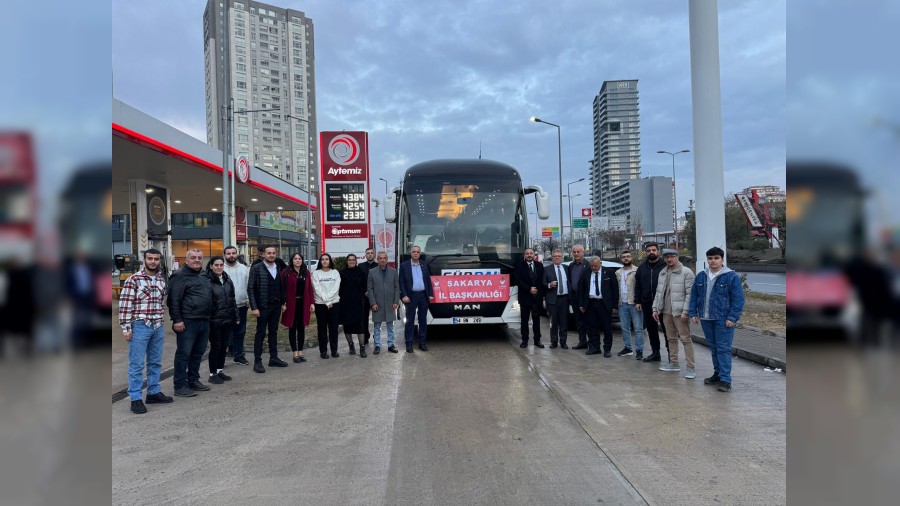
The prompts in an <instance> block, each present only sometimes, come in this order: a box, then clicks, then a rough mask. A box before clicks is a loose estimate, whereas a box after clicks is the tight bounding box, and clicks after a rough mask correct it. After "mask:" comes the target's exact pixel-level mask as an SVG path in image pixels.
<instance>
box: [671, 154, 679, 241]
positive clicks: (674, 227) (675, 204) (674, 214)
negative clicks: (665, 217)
mask: <svg viewBox="0 0 900 506" xmlns="http://www.w3.org/2000/svg"><path fill="white" fill-rule="evenodd" d="M672 232H673V233H674V234H675V251H678V197H677V193H676V192H675V155H674V154H673V155H672Z"/></svg>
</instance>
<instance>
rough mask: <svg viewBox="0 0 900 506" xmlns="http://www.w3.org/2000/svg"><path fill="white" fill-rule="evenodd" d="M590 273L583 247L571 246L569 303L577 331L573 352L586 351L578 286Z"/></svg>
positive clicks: (578, 245) (585, 330) (585, 331)
mask: <svg viewBox="0 0 900 506" xmlns="http://www.w3.org/2000/svg"><path fill="white" fill-rule="evenodd" d="M589 272H591V267H590V266H589V265H588V263H587V261H586V260H585V259H584V246H582V245H580V244H576V245H575V246H572V263H570V264H569V274H570V275H571V276H570V278H571V279H572V283H571V284H570V285H569V290H570V293H569V303H570V304H571V305H572V314H574V315H575V329H576V330H578V344H576V345H575V346H573V347H572V349H573V350H585V349H587V327H586V326H585V323H584V319H585V316H584V313H582V312H581V310H580V309H579V308H578V286H579V282H580V281H581V278H582V277H583V276H587V274H588V273H589Z"/></svg>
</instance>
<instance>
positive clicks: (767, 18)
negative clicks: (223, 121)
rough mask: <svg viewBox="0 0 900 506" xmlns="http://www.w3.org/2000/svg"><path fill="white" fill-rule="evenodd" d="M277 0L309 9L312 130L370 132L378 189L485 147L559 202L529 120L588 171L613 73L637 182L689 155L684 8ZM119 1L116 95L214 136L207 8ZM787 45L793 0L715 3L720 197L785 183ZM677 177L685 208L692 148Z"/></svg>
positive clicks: (591, 2) (574, 171) (567, 169)
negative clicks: (623, 82)
mask: <svg viewBox="0 0 900 506" xmlns="http://www.w3.org/2000/svg"><path fill="white" fill-rule="evenodd" d="M277 4H278V5H279V6H284V7H291V8H294V9H297V10H300V11H303V12H305V13H306V15H307V16H308V17H310V18H312V20H313V23H314V27H315V48H316V61H315V64H316V88H317V98H316V102H317V104H316V105H317V109H318V127H319V129H320V130H365V131H367V132H369V144H370V165H371V167H372V172H373V173H372V176H371V181H373V182H378V183H380V181H378V180H377V178H378V177H385V178H386V179H388V180H389V181H391V182H392V184H393V183H394V182H397V181H399V180H400V178H401V177H402V175H403V171H404V170H405V169H406V168H407V167H408V166H410V165H411V164H414V163H417V162H421V161H425V160H430V159H435V158H453V157H457V158H458V157H462V158H468V157H471V158H474V157H477V156H478V149H479V142H481V143H482V146H483V148H482V152H483V156H484V158H489V159H494V160H499V161H502V162H505V163H508V164H510V165H513V166H514V167H516V168H518V169H519V170H520V171H521V173H522V174H523V178H524V179H525V181H526V184H539V185H542V186H543V187H544V188H545V189H546V190H548V191H550V193H551V201H552V202H555V199H556V198H557V195H558V176H557V172H558V170H557V143H556V131H555V129H554V128H552V127H549V126H547V125H542V124H534V123H530V122H529V121H528V118H529V117H530V116H538V117H541V118H543V119H546V120H548V121H551V122H554V123H557V124H559V125H560V126H561V127H562V159H563V181H564V183H566V182H569V181H574V180H576V179H579V178H581V177H585V176H587V174H588V167H589V163H588V161H589V160H590V159H591V158H592V157H593V131H592V102H593V99H594V97H595V96H596V94H597V93H598V92H599V90H600V86H601V84H602V83H603V81H604V80H617V79H638V80H639V83H638V89H639V92H640V112H641V147H642V153H641V175H642V176H648V175H671V170H672V167H671V158H670V157H669V156H668V155H658V154H656V151H657V150H660V149H663V150H669V151H675V150H681V149H691V148H692V129H691V87H690V47H689V33H688V12H687V2H686V1H670V0H659V1H642V2H622V1H606V0H583V1H563V2H499V1H493V2H488V1H480V2H476V1H465V2H463V1H452V2H451V1H444V2H421V1H399V0H396V1H395V0H390V1H389V0H383V1H379V2H364V1H344V2H340V3H339V4H338V3H336V2H333V1H324V0H317V1H309V2H295V1H286V2H277ZM112 6H113V7H112V16H113V18H112V19H113V32H112V48H113V60H112V63H113V86H114V96H115V97H116V98H118V99H120V100H123V101H124V102H126V103H128V104H130V105H132V106H134V107H136V108H138V109H140V110H142V111H144V112H146V113H148V114H150V115H152V116H154V117H156V118H158V119H160V120H162V121H164V122H166V123H169V124H171V125H173V126H175V127H177V128H179V129H181V130H184V131H185V132H187V133H189V134H191V135H194V136H195V137H197V138H199V139H201V140H204V141H205V140H206V134H205V131H206V127H205V103H204V91H203V90H204V80H203V21H202V19H203V10H204V8H205V6H206V2H204V1H199V0H190V1H187V0H155V1H152V2H131V1H124V0H115V1H114V2H113V4H112ZM785 39H786V37H785V3H784V2H783V1H777V0H775V1H773V0H761V1H725V2H719V52H720V55H721V56H720V60H721V83H722V115H723V128H724V130H723V138H724V144H725V145H724V161H725V190H726V191H733V190H740V189H742V188H744V187H746V186H750V185H756V184H774V185H779V186H782V187H783V186H784V179H785V177H784V165H785V164H784V160H785V135H786V132H785V114H786V107H785V93H786V92H785V73H786V71H785V62H786V58H785ZM676 176H677V177H676V184H677V189H678V207H679V210H680V211H684V210H686V209H687V206H688V201H689V200H690V199H693V198H694V191H693V183H694V181H693V178H694V175H693V158H692V157H691V155H679V157H678V158H677V161H676ZM379 188H380V185H375V184H374V183H373V195H378V194H380V193H381V191H383V189H382V190H379ZM575 188H579V192H580V193H582V194H583V196H582V197H577V198H575V199H574V200H573V206H574V207H575V208H576V209H577V208H580V207H582V206H585V207H586V206H587V205H588V193H589V190H588V188H587V187H586V186H585V187H583V188H581V187H580V186H579V187H573V193H577V192H576V191H574V190H575ZM551 208H552V209H554V210H555V209H556V208H557V206H556V205H552V206H551ZM576 214H577V213H576ZM555 215H556V213H555V212H554V213H553V216H552V217H551V223H556V221H557V220H558V218H556V217H555Z"/></svg>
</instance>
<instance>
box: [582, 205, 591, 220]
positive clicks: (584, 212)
mask: <svg viewBox="0 0 900 506" xmlns="http://www.w3.org/2000/svg"><path fill="white" fill-rule="evenodd" d="M581 216H582V217H583V218H590V217H591V216H593V209H591V208H590V207H582V208H581Z"/></svg>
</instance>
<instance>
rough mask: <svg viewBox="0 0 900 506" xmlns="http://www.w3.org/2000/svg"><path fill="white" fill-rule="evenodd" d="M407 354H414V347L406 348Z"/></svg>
mask: <svg viewBox="0 0 900 506" xmlns="http://www.w3.org/2000/svg"><path fill="white" fill-rule="evenodd" d="M406 353H413V349H412V345H410V346H407V347H406Z"/></svg>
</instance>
